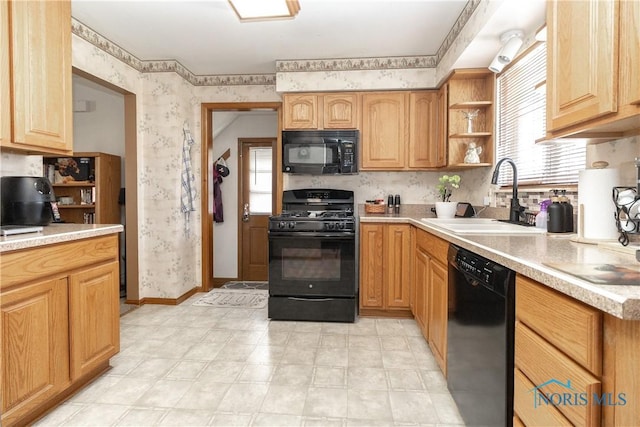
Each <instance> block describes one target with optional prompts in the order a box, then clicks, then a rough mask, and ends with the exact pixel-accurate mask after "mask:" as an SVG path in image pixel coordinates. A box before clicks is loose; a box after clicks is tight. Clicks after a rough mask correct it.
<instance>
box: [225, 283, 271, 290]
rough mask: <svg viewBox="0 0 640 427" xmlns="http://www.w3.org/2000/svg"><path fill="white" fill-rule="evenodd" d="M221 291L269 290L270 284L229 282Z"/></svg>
mask: <svg viewBox="0 0 640 427" xmlns="http://www.w3.org/2000/svg"><path fill="white" fill-rule="evenodd" d="M221 289H269V282H227V283H225V284H224V285H222V286H221Z"/></svg>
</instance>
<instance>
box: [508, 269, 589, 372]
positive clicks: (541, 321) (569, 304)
mask: <svg viewBox="0 0 640 427" xmlns="http://www.w3.org/2000/svg"><path fill="white" fill-rule="evenodd" d="M516 317H517V318H518V320H520V321H521V322H522V323H524V324H526V325H527V326H528V327H529V328H531V329H532V330H534V331H535V332H536V333H537V334H538V335H540V336H541V337H543V338H544V339H545V340H547V341H549V342H550V343H551V344H553V345H554V346H555V347H557V348H558V349H560V350H561V351H563V352H564V353H565V354H567V355H569V356H570V357H571V358H572V359H573V360H575V361H576V362H578V363H579V364H581V365H582V366H584V367H585V368H587V369H588V370H589V371H591V372H593V373H594V374H596V375H600V374H601V373H602V314H601V313H600V311H598V310H596V309H594V308H592V307H589V306H587V305H585V304H582V303H581V302H578V301H575V300H573V299H571V298H569V297H567V296H565V295H562V294H560V293H558V292H556V291H554V290H553V289H549V288H547V287H546V286H543V285H539V284H537V283H535V282H533V281H532V280H530V279H527V278H525V277H522V276H518V277H517V279H516Z"/></svg>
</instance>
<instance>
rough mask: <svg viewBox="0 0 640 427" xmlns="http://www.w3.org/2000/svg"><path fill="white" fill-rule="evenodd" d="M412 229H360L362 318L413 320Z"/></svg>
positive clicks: (396, 226)
mask: <svg viewBox="0 0 640 427" xmlns="http://www.w3.org/2000/svg"><path fill="white" fill-rule="evenodd" d="M410 228H411V226H410V225H408V224H375V223H366V224H361V225H360V314H362V315H367V314H385V313H386V314H389V313H393V314H394V315H402V316H410V314H411V313H410V308H409V304H410V301H409V281H410V272H411V269H410V265H411V264H410V262H411V259H410V257H409V251H410V247H411V245H410Z"/></svg>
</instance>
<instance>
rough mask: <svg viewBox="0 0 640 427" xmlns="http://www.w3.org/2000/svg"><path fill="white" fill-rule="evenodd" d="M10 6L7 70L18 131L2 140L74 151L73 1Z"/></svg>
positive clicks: (38, 149) (27, 147) (31, 148)
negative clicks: (72, 95)
mask: <svg viewBox="0 0 640 427" xmlns="http://www.w3.org/2000/svg"><path fill="white" fill-rule="evenodd" d="M8 8H9V9H8V21H9V24H10V25H9V28H10V29H11V31H10V36H9V46H10V55H11V59H10V62H11V66H12V68H11V69H10V70H6V69H3V70H2V74H3V76H5V74H7V73H8V74H9V75H10V79H11V83H10V90H11V91H12V96H11V99H12V105H11V121H12V123H13V133H12V135H11V140H10V141H5V140H4V138H3V139H2V146H3V147H9V148H12V149H17V150H21V151H27V152H34V153H55V154H58V153H60V154H68V153H70V152H71V151H72V149H73V143H72V135H73V109H72V98H71V92H72V87H71V2H69V1H37V2H36V1H29V2H26V1H10V2H8ZM3 50H4V49H3ZM4 109H5V107H4V105H3V113H2V117H3V118H2V121H3V123H4V120H5V118H6V117H7V115H6V113H5V112H4Z"/></svg>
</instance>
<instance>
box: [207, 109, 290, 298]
mask: <svg viewBox="0 0 640 427" xmlns="http://www.w3.org/2000/svg"><path fill="white" fill-rule="evenodd" d="M254 109H260V110H265V109H271V110H272V111H275V112H276V113H277V116H278V132H277V135H276V149H275V151H274V158H275V164H274V171H276V178H275V187H274V196H275V197H274V204H275V208H276V209H275V210H274V213H279V212H280V207H281V206H282V188H283V184H282V143H281V138H282V102H212V103H202V104H201V105H200V114H201V123H202V126H201V132H202V135H201V141H202V144H201V147H202V148H201V156H200V157H201V163H200V171H201V173H200V175H201V178H200V194H201V195H202V196H201V197H200V199H201V200H200V208H201V212H202V215H201V216H200V222H201V245H202V248H201V250H202V284H201V286H200V291H202V292H207V291H209V290H210V289H211V288H212V287H213V255H214V254H213V242H214V236H213V211H212V210H211V209H209V180H210V177H209V162H210V161H211V160H212V159H211V158H210V157H209V150H210V149H211V150H212V151H213V149H214V144H213V113H214V112H215V111H251V110H254Z"/></svg>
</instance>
